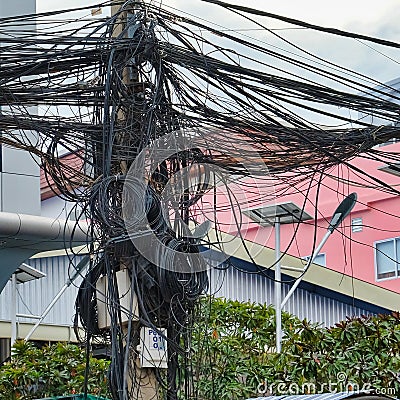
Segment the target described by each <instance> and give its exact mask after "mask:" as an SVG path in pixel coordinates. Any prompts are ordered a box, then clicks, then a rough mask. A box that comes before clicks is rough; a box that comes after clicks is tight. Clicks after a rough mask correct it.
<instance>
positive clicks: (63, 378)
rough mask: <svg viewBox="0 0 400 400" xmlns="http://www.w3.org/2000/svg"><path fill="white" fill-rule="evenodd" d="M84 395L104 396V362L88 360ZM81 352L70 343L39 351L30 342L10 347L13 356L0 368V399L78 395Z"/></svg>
mask: <svg viewBox="0 0 400 400" xmlns="http://www.w3.org/2000/svg"><path fill="white" fill-rule="evenodd" d="M89 363H90V364H89V367H90V369H89V379H88V393H92V394H96V395H104V396H105V395H106V394H107V382H106V373H107V369H108V364H109V362H108V361H105V360H97V359H95V358H92V357H90V362H89ZM85 368H86V355H85V351H84V350H83V349H81V348H80V347H79V346H76V345H73V344H65V343H57V344H54V345H51V346H45V347H43V348H42V349H39V348H37V347H35V346H34V345H33V344H32V343H31V342H24V341H20V342H17V343H16V344H15V345H14V346H13V357H12V359H11V361H10V362H7V363H5V364H4V365H3V366H2V367H1V368H0V399H4V400H14V399H24V400H25V399H26V400H30V399H37V398H44V397H53V396H62V395H68V394H74V393H82V392H83V389H84V376H85Z"/></svg>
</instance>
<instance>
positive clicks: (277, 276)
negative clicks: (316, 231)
mask: <svg viewBox="0 0 400 400" xmlns="http://www.w3.org/2000/svg"><path fill="white" fill-rule="evenodd" d="M243 213H244V214H245V215H247V216H248V217H249V218H251V219H252V220H253V221H255V222H257V223H259V224H260V225H263V226H269V225H273V226H274V227H275V272H274V281H275V283H274V292H275V298H274V303H275V304H274V305H275V325H276V351H277V353H280V351H281V341H282V321H281V320H282V318H281V306H280V304H281V299H282V282H281V281H282V276H281V261H280V260H281V224H292V223H293V222H302V221H306V220H310V219H312V217H311V215H309V214H308V213H307V212H305V211H304V209H302V208H301V207H299V206H298V205H296V204H295V203H293V202H291V201H288V202H284V203H277V204H270V205H265V206H262V207H257V208H252V209H248V210H244V211H243Z"/></svg>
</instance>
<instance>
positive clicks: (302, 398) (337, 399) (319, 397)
mask: <svg viewBox="0 0 400 400" xmlns="http://www.w3.org/2000/svg"><path fill="white" fill-rule="evenodd" d="M349 397H357V398H359V397H364V398H365V397H370V398H377V397H382V398H387V397H388V396H385V395H376V394H369V393H367V392H337V393H320V394H299V395H283V396H267V397H256V398H251V399H248V400H283V399H285V400H341V399H346V398H349Z"/></svg>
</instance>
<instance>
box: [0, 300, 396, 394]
mask: <svg viewBox="0 0 400 400" xmlns="http://www.w3.org/2000/svg"><path fill="white" fill-rule="evenodd" d="M199 307H200V310H199V313H198V314H197V315H199V316H200V319H199V320H197V321H196V322H195V324H194V328H193V335H192V343H191V344H190V355H191V356H190V359H191V362H192V363H193V364H194V365H196V366H197V368H195V370H196V375H195V376H194V377H193V381H194V384H195V386H196V387H197V394H196V397H195V399H196V400H213V399H219V400H236V399H237V400H238V399H246V398H249V397H257V396H259V395H260V394H261V393H262V394H264V393H265V394H284V393H288V394H303V393H304V394H306V393H313V392H329V391H344V390H349V389H376V390H379V391H380V392H381V393H383V394H389V395H396V396H397V397H399V395H400V374H399V373H400V313H396V312H394V313H392V314H390V315H378V316H364V317H354V318H347V319H346V320H345V321H342V322H339V323H337V324H336V325H335V326H334V327H331V328H324V327H322V326H319V325H317V324H313V323H310V322H308V321H306V320H300V319H298V318H297V317H295V316H293V315H290V314H288V313H286V312H283V314H282V326H283V334H284V337H283V341H282V352H281V353H280V354H276V353H275V310H274V308H273V307H272V306H266V305H262V304H254V303H240V302H237V301H232V300H226V299H221V298H212V297H207V298H205V299H203V301H202V302H201V303H200V304H199ZM107 369H108V362H106V361H104V360H96V359H93V358H90V376H89V381H88V384H89V388H88V389H89V392H90V393H92V394H97V395H103V396H105V395H106V393H107V382H106V379H105V377H106V374H107ZM180 373H181V374H184V373H185V371H184V370H182V371H180ZM84 374H85V352H84V351H83V350H82V349H81V348H79V347H78V346H75V345H71V344H61V343H60V344H57V345H53V346H48V347H45V348H43V349H37V348H35V347H34V345H33V344H31V343H25V342H18V343H17V344H16V345H15V346H14V357H13V359H12V361H11V362H9V363H6V364H5V365H4V366H2V367H1V368H0V400H1V399H7V400H10V399H13V400H14V399H35V398H38V397H39V398H40V397H48V396H59V395H65V394H70V393H79V392H82V391H83V385H84Z"/></svg>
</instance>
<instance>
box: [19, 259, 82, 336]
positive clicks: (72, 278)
mask: <svg viewBox="0 0 400 400" xmlns="http://www.w3.org/2000/svg"><path fill="white" fill-rule="evenodd" d="M89 261H90V257H89V256H88V255H86V256H85V257H84V258H82V260H81V261H80V262H79V263H78V265H77V266H76V267H75V272H74V274H73V275H72V276H71V278H70V279H67V281H66V282H65V283H64V285H63V286H62V288H61V289H60V291H59V292H58V293H57V294H56V296H55V297H54V299H53V300H52V301H51V303H50V304H49V305H48V306H47V307H46V309H45V310H44V311H43V313H42V315H41V316H40V317H39V319H38V321H37V322H36V324H35V325H34V326H33V327H32V329H31V330H30V331H29V332H28V334H27V335H26V336H25V340H26V341H27V340H29V339H30V338H31V336H32V334H33V333H34V332H35V330H36V329H37V327H38V326H39V325H40V324H41V323H42V321H43V320H44V319H45V318H46V315H47V314H48V313H49V312H50V310H51V309H52V308H53V306H54V304H56V303H57V301H58V299H59V298H60V297H61V296H62V295H63V294H64V292H65V291H66V290H67V289H68V288H69V286H70V285H71V283H72V282H73V281H74V280H75V279H76V278H77V277H78V276H79V275H80V274H81V272H82V270H83V269H84V268H85V267H86V266H87V265H88V264H89Z"/></svg>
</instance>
